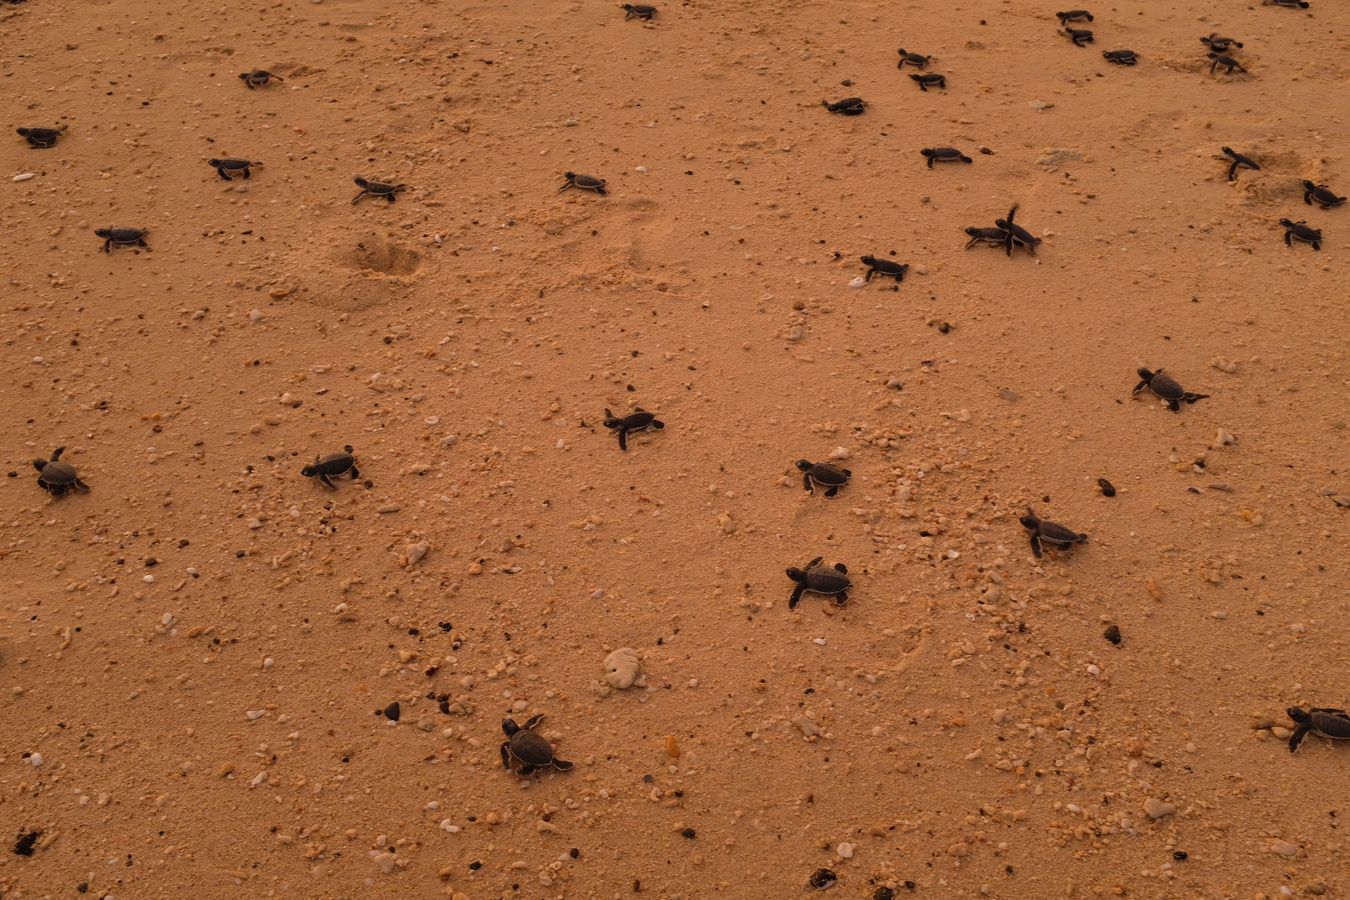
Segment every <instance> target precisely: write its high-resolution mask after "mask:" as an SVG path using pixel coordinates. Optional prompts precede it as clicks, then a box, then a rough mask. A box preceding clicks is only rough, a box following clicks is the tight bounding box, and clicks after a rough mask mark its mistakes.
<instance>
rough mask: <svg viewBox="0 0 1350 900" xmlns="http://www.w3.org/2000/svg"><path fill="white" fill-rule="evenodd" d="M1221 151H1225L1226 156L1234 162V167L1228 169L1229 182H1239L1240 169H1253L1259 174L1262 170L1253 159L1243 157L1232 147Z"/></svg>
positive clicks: (1222, 148)
mask: <svg viewBox="0 0 1350 900" xmlns="http://www.w3.org/2000/svg"><path fill="white" fill-rule="evenodd" d="M1219 149H1220V150H1222V151H1223V155H1224V156H1226V157H1228V158H1229V159H1230V160H1232V165H1230V166H1229V167H1228V180H1229V181H1236V180H1237V173H1238V169H1251V170H1252V171H1254V172H1259V171H1260V170H1261V167H1260V166H1259V165H1257V163H1256V160H1254V159H1252V158H1251V157H1250V156H1243V155H1242V154H1241V153H1239V152H1237V151H1236V150H1234V149H1233V148H1232V147H1220V148H1219Z"/></svg>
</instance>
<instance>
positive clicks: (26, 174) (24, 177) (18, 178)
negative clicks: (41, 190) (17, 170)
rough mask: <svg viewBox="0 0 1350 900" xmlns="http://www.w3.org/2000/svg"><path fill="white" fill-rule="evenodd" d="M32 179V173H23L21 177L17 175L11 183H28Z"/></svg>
mask: <svg viewBox="0 0 1350 900" xmlns="http://www.w3.org/2000/svg"><path fill="white" fill-rule="evenodd" d="M32 177H33V173H32V172H23V173H21V174H19V175H15V176H14V177H13V178H11V179H10V181H27V180H28V179H30V178H32Z"/></svg>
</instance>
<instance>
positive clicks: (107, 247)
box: [94, 228, 150, 253]
mask: <svg viewBox="0 0 1350 900" xmlns="http://www.w3.org/2000/svg"><path fill="white" fill-rule="evenodd" d="M149 233H150V229H148V228H96V229H94V234H96V235H98V236H99V237H101V238H103V252H104V253H112V248H113V247H143V248H145V249H146V250H149V249H150V245H149V244H147V243H146V242H145V236H146V235H147V234H149Z"/></svg>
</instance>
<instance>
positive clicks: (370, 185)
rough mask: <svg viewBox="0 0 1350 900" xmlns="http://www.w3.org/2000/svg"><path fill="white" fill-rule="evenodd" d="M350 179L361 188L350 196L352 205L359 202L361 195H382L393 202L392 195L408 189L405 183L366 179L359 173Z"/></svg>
mask: <svg viewBox="0 0 1350 900" xmlns="http://www.w3.org/2000/svg"><path fill="white" fill-rule="evenodd" d="M352 181H355V182H356V186H357V187H359V188H360V189H361V193H359V194H357V195H356V196H355V197H353V198H352V206H355V205H356V204H358V203H360V202H361V198H362V197H366V196H370V197H383V198H384V199H386V200H388V201H389V202H390V203H393V202H394V196H395V195H396V194H401V193H403V192H404V191H406V190H407V189H408V186H407V185H406V184H389V183H388V182H385V181H367V180H366V179H364V178H362V177H361V176H360V175H357V176H356V177H355V178H353V179H352Z"/></svg>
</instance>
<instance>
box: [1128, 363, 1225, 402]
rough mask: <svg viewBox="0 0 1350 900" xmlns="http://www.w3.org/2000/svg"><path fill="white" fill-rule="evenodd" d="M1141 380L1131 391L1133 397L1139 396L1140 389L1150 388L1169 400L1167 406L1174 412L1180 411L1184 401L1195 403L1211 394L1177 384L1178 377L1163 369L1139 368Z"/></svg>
mask: <svg viewBox="0 0 1350 900" xmlns="http://www.w3.org/2000/svg"><path fill="white" fill-rule="evenodd" d="M1139 378H1140V381H1139V383H1138V384H1136V385H1135V386H1134V390H1133V391H1131V392H1130V396H1131V397H1137V396H1138V395H1139V392H1140V391H1143V390H1144V389H1146V388H1147V389H1148V390H1149V391H1150V392H1151V393H1152V394H1153V395H1154V396H1155V397H1158V398H1160V399H1162V400H1166V401H1167V407H1168V408H1169V409H1171V410H1172V412H1180V411H1181V404H1182V402H1183V401H1184V402H1186V403H1195V402H1197V401H1200V400H1204V399H1205V398H1206V397H1208V396H1209V394H1193V393H1191V392H1190V391H1188V390H1185V389H1184V388H1182V386H1181V385H1179V384H1177V382H1176V379H1174V378H1173V377H1172V376H1171V375H1165V374H1163V370H1162V369H1159V370H1158V371H1156V372H1153V371H1150V370H1148V369H1140V370H1139Z"/></svg>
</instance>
